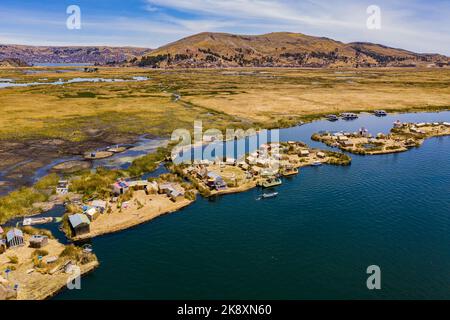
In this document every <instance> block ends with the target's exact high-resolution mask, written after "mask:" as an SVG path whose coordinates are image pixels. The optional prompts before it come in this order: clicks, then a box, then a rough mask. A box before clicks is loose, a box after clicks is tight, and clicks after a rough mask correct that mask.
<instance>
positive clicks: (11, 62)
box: [0, 58, 29, 68]
mask: <svg viewBox="0 0 450 320" xmlns="http://www.w3.org/2000/svg"><path fill="white" fill-rule="evenodd" d="M28 66H29V64H28V63H25V62H23V61H22V60H20V59H17V58H8V59H3V60H2V59H0V67H3V68H4V67H14V68H15V67H28Z"/></svg>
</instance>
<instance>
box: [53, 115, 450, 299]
mask: <svg viewBox="0 0 450 320" xmlns="http://www.w3.org/2000/svg"><path fill="white" fill-rule="evenodd" d="M397 119H400V120H401V121H414V122H416V121H418V122H422V121H450V112H442V113H429V114H405V115H393V116H388V117H385V118H376V117H372V116H362V117H361V118H360V119H358V120H356V121H352V122H343V121H339V122H336V123H330V122H326V121H319V122H315V123H312V124H308V125H304V126H301V127H295V128H290V129H284V130H281V133H280V136H281V139H282V140H303V141H304V142H307V143H309V144H310V145H312V146H319V147H323V145H321V144H319V143H315V142H312V141H310V136H311V134H312V133H313V132H316V131H319V130H351V131H354V130H357V129H358V128H360V127H361V126H365V127H366V128H368V129H369V130H370V131H371V132H372V133H374V134H376V133H378V132H387V131H388V130H389V128H390V127H391V126H392V122H393V121H394V120H397ZM449 156H450V137H443V138H433V139H429V140H427V141H426V142H425V143H424V145H423V146H422V147H420V148H418V149H413V150H410V151H409V152H406V153H401V154H391V155H382V156H372V157H363V156H356V155H353V156H352V157H353V163H352V165H351V166H350V167H334V166H322V167H316V168H312V167H311V168H304V169H302V170H301V173H300V174H299V175H298V176H296V177H293V178H290V179H285V180H284V182H283V185H282V186H280V187H278V188H277V191H278V192H279V193H280V194H279V196H278V198H275V199H268V200H261V201H257V200H256V198H257V197H258V196H259V195H260V193H261V191H260V190H258V189H254V190H251V191H249V192H245V193H240V194H235V195H228V196H224V197H219V198H217V199H214V200H207V199H203V198H199V199H198V200H197V201H196V202H195V203H194V204H192V205H191V206H189V207H187V208H185V209H183V210H181V211H179V212H176V213H173V214H170V215H166V216H163V217H161V218H158V219H155V220H154V221H151V222H149V223H147V224H144V225H141V226H138V227H136V228H132V229H129V230H127V231H124V232H121V233H117V234H112V235H106V236H103V237H99V238H97V239H94V240H93V241H92V244H93V246H94V250H95V251H96V253H97V256H98V258H99V260H100V263H101V266H100V267H99V268H98V269H97V270H96V271H95V272H94V273H91V274H90V275H88V276H86V277H84V278H83V279H82V289H81V290H73V291H68V290H66V291H64V292H62V293H61V294H60V295H58V296H57V297H56V299H189V298H190V299H219V298H220V299H226V298H234V299H236V298H237V299H312V298H319V299H353V298H359V299H366V298H394V299H410V298H437V299H450V232H449V231H450V198H449V194H450V162H449ZM372 264H376V265H379V266H380V268H381V271H382V290H380V291H377V292H373V291H369V290H367V288H366V279H367V274H366V268H367V267H368V266H369V265H372Z"/></svg>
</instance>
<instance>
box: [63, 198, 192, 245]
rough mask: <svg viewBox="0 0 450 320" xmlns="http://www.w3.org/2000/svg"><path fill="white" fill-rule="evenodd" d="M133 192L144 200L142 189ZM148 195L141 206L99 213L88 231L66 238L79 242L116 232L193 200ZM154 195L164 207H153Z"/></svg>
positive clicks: (175, 210) (179, 207) (171, 210)
mask: <svg viewBox="0 0 450 320" xmlns="http://www.w3.org/2000/svg"><path fill="white" fill-rule="evenodd" d="M135 194H136V195H135V196H134V197H133V198H132V200H135V199H139V200H140V201H145V200H143V198H144V197H145V196H144V194H145V193H144V192H143V191H136V192H135ZM149 197H150V202H147V203H145V204H144V205H143V207H142V208H137V207H135V206H134V205H133V204H131V205H130V208H127V209H122V210H123V211H122V212H119V211H118V210H117V209H114V210H113V212H112V213H103V214H101V215H100V216H99V217H98V218H97V219H96V220H94V221H93V222H92V223H91V229H90V232H89V233H86V234H82V235H78V236H69V235H67V237H68V239H70V240H71V241H74V242H79V241H83V240H88V239H92V238H95V237H99V236H102V235H106V234H111V233H117V232H120V231H123V230H126V229H130V228H133V227H136V226H139V225H141V224H143V223H146V222H149V221H151V220H153V219H156V218H158V217H160V216H163V215H166V214H170V213H173V212H177V211H179V210H181V209H183V208H185V207H187V206H189V205H190V204H191V203H193V202H194V201H193V200H188V199H182V200H180V201H177V202H174V203H172V204H170V203H168V202H169V201H170V202H171V200H170V199H169V198H167V197H166V195H151V196H149ZM156 197H159V198H162V201H160V202H164V203H165V204H166V205H167V206H166V207H165V208H162V207H161V205H162V204H161V203H158V207H153V203H152V202H151V201H152V200H161V199H156ZM164 198H165V199H164ZM132 200H130V202H133V201H132ZM164 203H163V204H164ZM156 209H157V210H156Z"/></svg>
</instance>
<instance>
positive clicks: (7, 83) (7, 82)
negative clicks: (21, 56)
mask: <svg viewBox="0 0 450 320" xmlns="http://www.w3.org/2000/svg"><path fill="white" fill-rule="evenodd" d="M147 80H149V78H148V77H143V76H134V77H131V79H121V78H117V79H109V78H72V79H69V80H66V81H65V80H63V79H59V80H58V81H53V82H26V83H17V82H14V80H13V79H3V81H1V80H0V89H1V88H10V87H30V86H39V85H54V86H60V85H64V84H71V83H83V82H108V83H111V82H132V81H147Z"/></svg>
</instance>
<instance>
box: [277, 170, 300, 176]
mask: <svg viewBox="0 0 450 320" xmlns="http://www.w3.org/2000/svg"><path fill="white" fill-rule="evenodd" d="M298 172H299V171H298V169H296V168H294V169H289V170H283V171H282V172H281V175H282V176H283V177H290V176H293V175H296V174H298Z"/></svg>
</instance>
